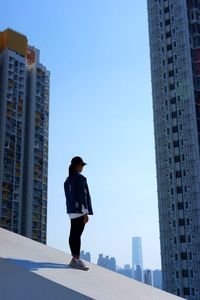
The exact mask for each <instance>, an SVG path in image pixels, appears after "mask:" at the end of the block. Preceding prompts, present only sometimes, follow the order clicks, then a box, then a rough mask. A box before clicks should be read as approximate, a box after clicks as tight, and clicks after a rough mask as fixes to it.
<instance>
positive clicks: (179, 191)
mask: <svg viewBox="0 0 200 300" xmlns="http://www.w3.org/2000/svg"><path fill="white" fill-rule="evenodd" d="M182 191H183V189H182V186H177V188H176V192H177V194H181V193H182Z"/></svg>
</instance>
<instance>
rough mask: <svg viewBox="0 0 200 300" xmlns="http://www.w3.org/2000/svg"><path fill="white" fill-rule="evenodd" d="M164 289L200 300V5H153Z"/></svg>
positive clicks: (162, 1) (158, 0) (158, 1)
mask: <svg viewBox="0 0 200 300" xmlns="http://www.w3.org/2000/svg"><path fill="white" fill-rule="evenodd" d="M147 3H148V19H149V41H150V56H151V77H152V94H153V112H154V133H155V147H156V168H157V190H158V207H159V221H160V242H161V260H162V273H163V287H164V289H165V290H166V291H168V292H171V293H173V294H176V295H180V296H182V297H183V298H185V299H191V300H199V299H200V1H199V0H197V1H196V0H187V1H186V0H148V1H147Z"/></svg>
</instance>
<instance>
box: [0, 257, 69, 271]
mask: <svg viewBox="0 0 200 300" xmlns="http://www.w3.org/2000/svg"><path fill="white" fill-rule="evenodd" d="M5 259H6V260H7V261H8V262H10V263H14V264H16V265H18V266H21V267H24V268H25V269H27V270H30V271H37V270H39V269H42V268H47V269H70V266H69V265H68V264H58V263H51V262H36V261H32V260H23V259H14V258H5Z"/></svg>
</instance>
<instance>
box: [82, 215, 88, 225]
mask: <svg viewBox="0 0 200 300" xmlns="http://www.w3.org/2000/svg"><path fill="white" fill-rule="evenodd" d="M88 221H89V217H88V215H87V214H86V215H84V220H83V222H84V224H86V223H87V222H88Z"/></svg>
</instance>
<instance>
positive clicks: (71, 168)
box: [69, 164, 76, 178]
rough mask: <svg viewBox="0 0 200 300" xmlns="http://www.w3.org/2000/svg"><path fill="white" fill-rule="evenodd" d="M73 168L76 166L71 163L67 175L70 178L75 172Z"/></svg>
mask: <svg viewBox="0 0 200 300" xmlns="http://www.w3.org/2000/svg"><path fill="white" fill-rule="evenodd" d="M75 168H76V166H74V165H72V164H71V165H70V166H69V177H70V178H72V177H73V176H74V174H75V173H76V169H75Z"/></svg>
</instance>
